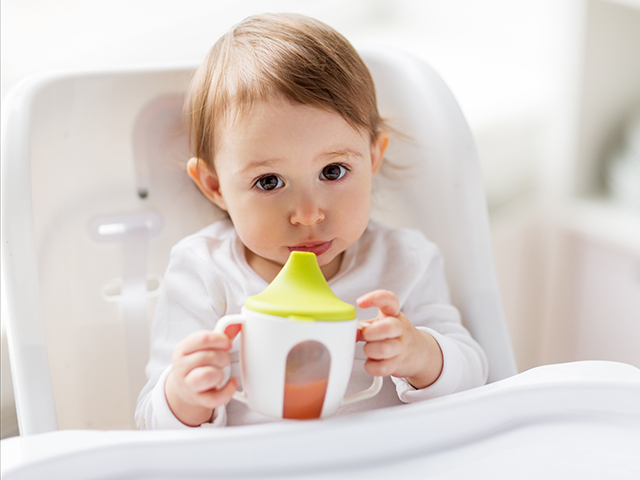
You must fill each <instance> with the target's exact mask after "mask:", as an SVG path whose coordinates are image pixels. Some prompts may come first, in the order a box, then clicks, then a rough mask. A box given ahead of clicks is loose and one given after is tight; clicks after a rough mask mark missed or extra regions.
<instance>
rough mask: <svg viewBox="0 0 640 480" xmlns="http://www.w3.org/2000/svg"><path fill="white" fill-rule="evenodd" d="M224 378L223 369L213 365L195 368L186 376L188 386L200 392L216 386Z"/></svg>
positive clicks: (185, 381) (185, 380) (193, 390)
mask: <svg viewBox="0 0 640 480" xmlns="http://www.w3.org/2000/svg"><path fill="white" fill-rule="evenodd" d="M223 380H224V372H223V371H222V369H220V368H217V367H211V366H204V367H198V368H194V369H193V370H191V371H190V372H189V373H187V375H186V376H185V377H184V383H185V385H186V386H187V388H188V389H189V390H190V391H192V392H198V393H201V392H205V391H207V390H211V389H214V388H216V387H217V386H218V385H220V383H221V382H222V381H223Z"/></svg>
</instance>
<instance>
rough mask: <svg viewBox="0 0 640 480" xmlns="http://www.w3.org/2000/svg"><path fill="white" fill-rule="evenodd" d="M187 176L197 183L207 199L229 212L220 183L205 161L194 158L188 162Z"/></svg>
mask: <svg viewBox="0 0 640 480" xmlns="http://www.w3.org/2000/svg"><path fill="white" fill-rule="evenodd" d="M187 174H188V175H189V177H191V180H193V181H194V182H195V184H196V185H197V186H198V188H199V189H200V191H201V192H202V193H203V195H204V196H205V197H207V198H208V199H209V200H211V201H212V202H213V203H215V204H216V205H217V206H218V207H220V208H221V209H222V210H225V211H226V210H227V204H226V202H225V201H224V198H223V197H222V193H221V192H220V182H219V181H218V176H217V175H216V174H215V172H212V171H211V170H210V169H209V167H208V166H207V164H206V163H204V161H202V160H201V159H199V158H195V157H192V158H190V159H189V161H188V162H187Z"/></svg>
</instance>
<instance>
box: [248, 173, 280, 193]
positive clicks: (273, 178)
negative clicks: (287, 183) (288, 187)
mask: <svg viewBox="0 0 640 480" xmlns="http://www.w3.org/2000/svg"><path fill="white" fill-rule="evenodd" d="M255 186H256V187H258V188H259V189H260V190H265V191H270V190H275V189H276V188H282V187H283V186H284V182H283V181H282V179H281V178H280V177H278V176H277V175H265V176H264V177H260V178H259V179H258V181H257V182H256V183H255Z"/></svg>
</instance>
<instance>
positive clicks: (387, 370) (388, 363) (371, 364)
mask: <svg viewBox="0 0 640 480" xmlns="http://www.w3.org/2000/svg"><path fill="white" fill-rule="evenodd" d="M397 364H398V357H394V358H390V359H387V360H374V359H372V358H369V359H367V361H366V362H364V369H365V371H366V372H367V373H368V374H369V375H373V376H374V377H386V376H388V375H393V372H395V371H396V368H397Z"/></svg>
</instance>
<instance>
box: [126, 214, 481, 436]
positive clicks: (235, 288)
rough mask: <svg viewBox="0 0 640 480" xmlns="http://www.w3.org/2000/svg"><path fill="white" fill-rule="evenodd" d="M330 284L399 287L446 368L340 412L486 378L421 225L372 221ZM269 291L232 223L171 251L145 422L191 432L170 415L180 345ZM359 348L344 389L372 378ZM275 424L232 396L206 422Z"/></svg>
mask: <svg viewBox="0 0 640 480" xmlns="http://www.w3.org/2000/svg"><path fill="white" fill-rule="evenodd" d="M329 286H330V287H331V289H332V290H333V292H334V293H335V294H336V295H337V297H338V298H340V299H341V300H343V301H345V302H347V303H350V304H352V305H356V299H357V298H358V297H359V296H361V295H363V294H365V293H367V292H370V291H373V290H377V289H385V290H390V291H392V292H394V293H395V294H396V296H397V297H398V300H399V302H400V309H401V311H402V312H403V313H404V314H405V315H406V316H407V317H408V318H409V320H411V322H412V323H413V324H414V325H415V326H416V327H417V328H420V329H422V330H425V331H427V332H429V333H430V334H431V335H432V336H433V337H434V338H435V339H436V341H437V342H438V344H439V345H440V349H441V350H442V354H443V357H444V366H443V370H442V373H441V374H440V377H439V378H438V380H437V381H436V382H435V383H433V384H432V385H430V386H428V387H426V388H423V389H420V390H417V389H415V388H413V387H412V386H411V385H410V384H409V383H408V382H407V381H406V380H404V379H402V378H395V377H387V378H385V379H384V384H383V387H382V390H381V392H380V393H379V394H378V395H376V396H375V397H373V398H370V399H368V400H364V401H362V402H357V403H353V404H351V405H347V406H344V407H342V408H341V409H340V410H339V411H338V413H337V414H338V415H341V414H344V413H348V412H353V411H361V410H369V409H374V408H381V407H387V406H392V405H398V404H401V403H403V402H405V403H407V402H416V401H420V400H425V399H429V398H434V397H438V396H442V395H446V394H449V393H454V392H458V391H461V390H466V389H468V388H472V387H476V386H480V385H483V384H484V383H485V382H486V380H487V371H488V367H487V360H486V357H485V354H484V352H483V350H482V348H481V347H480V346H479V345H478V344H477V343H476V342H475V340H474V339H473V338H472V337H471V335H470V334H469V332H468V331H467V330H466V329H465V328H464V327H463V326H462V324H461V320H460V314H459V312H458V310H457V309H456V308H455V307H454V306H453V305H451V303H450V300H449V291H448V287H447V283H446V280H445V275H444V266H443V260H442V256H441V255H440V252H439V250H438V248H437V247H436V246H435V245H434V244H433V243H431V242H429V241H428V240H427V239H426V238H425V237H424V236H423V235H422V234H421V233H420V232H418V231H417V230H410V229H397V228H390V227H387V226H384V225H382V224H380V223H377V222H374V221H371V222H370V223H369V225H368V227H367V229H366V231H365V232H364V234H363V235H362V237H361V238H360V239H359V240H358V241H357V242H356V243H355V244H354V245H352V246H351V247H349V248H348V249H347V250H346V251H345V253H344V256H343V259H342V262H341V265H340V269H339V271H338V273H337V274H336V275H334V276H333V278H331V280H330V281H329ZM266 287H267V282H266V281H265V280H264V279H262V278H261V277H260V276H258V274H257V273H255V272H254V271H253V270H252V269H251V267H250V266H249V264H248V263H247V261H246V258H245V250H244V246H243V244H242V243H241V241H240V239H239V238H238V235H237V233H236V231H235V229H234V227H233V225H232V223H231V222H230V221H229V220H221V221H218V222H215V223H213V224H212V225H209V226H208V227H206V228H204V229H202V230H201V231H199V232H197V233H195V234H194V235H191V236H188V237H186V238H184V239H183V240H181V241H180V242H178V243H177V244H176V245H175V246H174V247H173V249H172V250H171V259H170V261H169V266H168V268H167V272H166V274H165V277H164V284H163V288H162V292H161V295H160V298H159V300H158V304H157V307H156V311H155V316H154V322H153V329H152V333H151V358H150V361H149V363H148V365H147V378H148V383H147V384H146V385H145V387H144V389H143V390H142V392H141V393H140V397H139V399H138V408H137V410H136V421H137V424H138V428H140V429H156V428H189V427H187V426H186V425H184V424H183V423H181V422H180V421H179V420H178V419H177V418H176V417H175V416H174V415H173V413H172V412H171V410H170V408H169V406H168V404H167V400H166V397H165V394H164V384H165V380H166V378H167V376H168V375H169V373H170V372H171V356H172V353H173V350H174V348H175V347H176V345H177V344H178V342H180V341H181V340H183V339H184V338H185V337H187V336H188V335H190V334H191V333H193V332H196V331H198V330H211V329H213V328H214V326H215V324H216V321H217V320H218V319H219V318H220V317H222V316H223V315H227V314H235V313H239V312H240V309H241V308H242V306H243V304H244V301H245V299H246V298H247V297H248V296H250V295H255V294H257V293H259V292H261V291H262V290H264V289H265V288H266ZM357 315H358V319H360V320H367V319H373V318H375V317H376V315H377V309H376V308H369V309H360V308H357ZM240 335H242V333H240ZM240 335H239V336H238V337H237V338H236V340H235V341H234V344H233V347H232V349H231V375H232V376H234V377H238V378H240V376H241V375H240V365H239V355H238V349H239V337H240ZM362 346H363V343H362V342H359V343H358V345H357V347H356V354H355V359H354V367H353V372H352V375H351V381H350V384H349V388H348V390H347V393H351V392H357V391H359V390H363V389H365V388H367V387H368V386H369V385H370V384H371V381H372V377H371V376H370V375H369V374H367V373H366V372H365V371H364V362H365V360H366V355H364V353H363V351H362ZM240 388H241V387H240ZM268 421H272V420H271V419H269V418H267V417H264V416H262V415H260V414H258V413H256V412H253V411H251V410H250V409H249V408H248V407H247V406H246V405H244V404H242V403H240V402H237V401H235V400H232V401H231V402H230V403H229V404H228V405H227V406H226V407H218V408H217V409H216V410H215V412H214V415H213V417H212V419H211V423H205V424H203V425H202V426H203V427H208V426H224V425H244V424H253V423H263V422H268Z"/></svg>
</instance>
